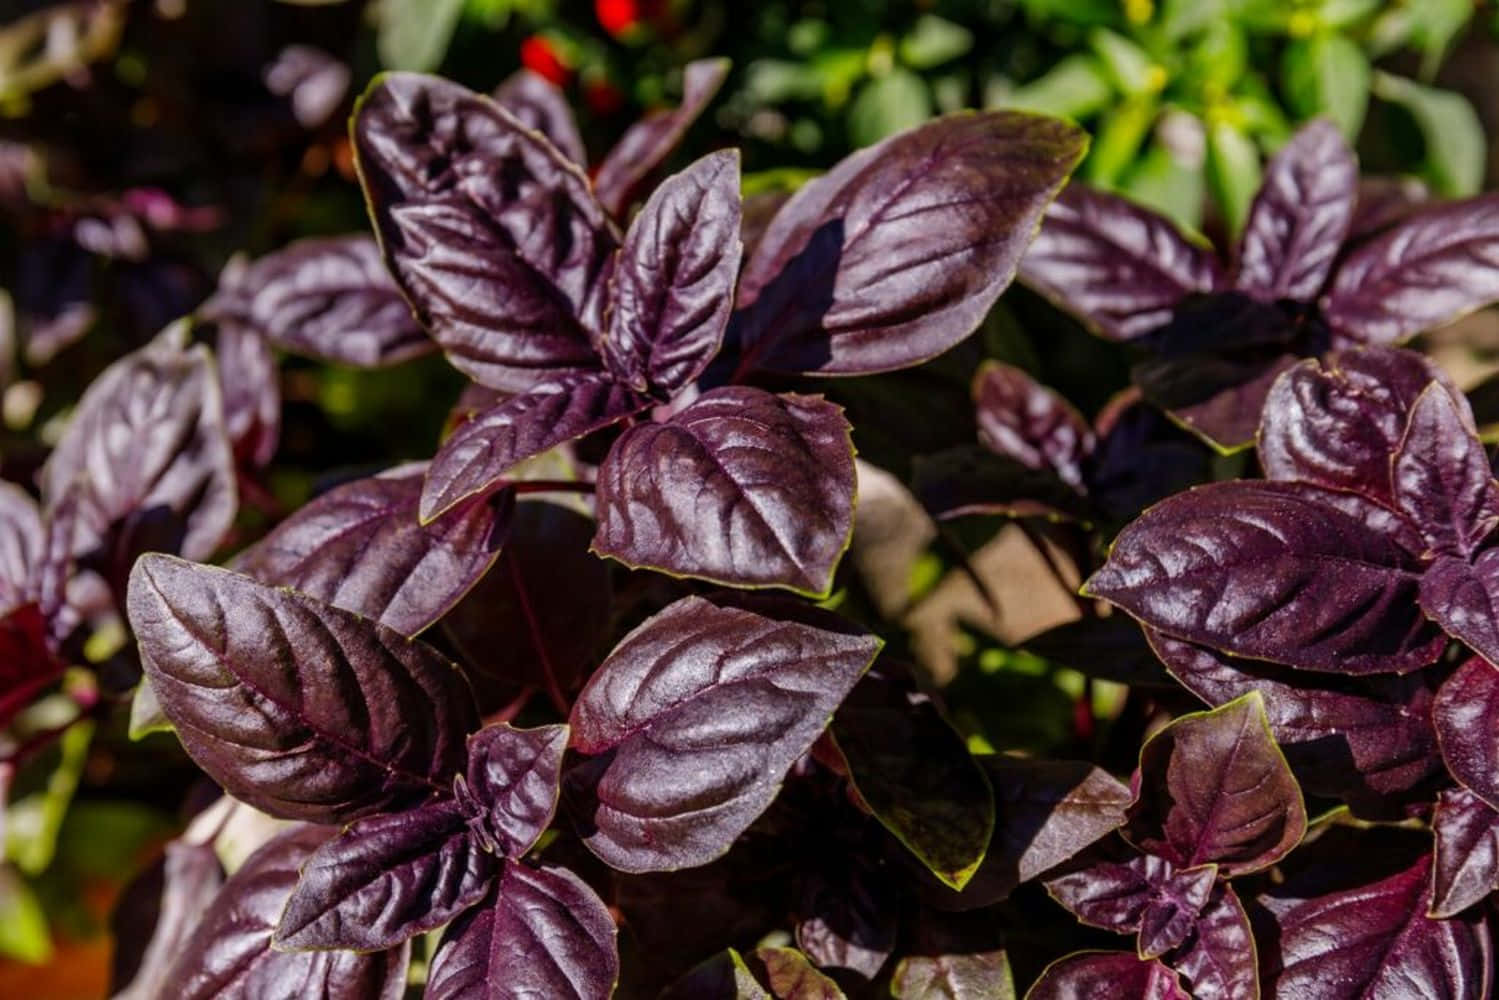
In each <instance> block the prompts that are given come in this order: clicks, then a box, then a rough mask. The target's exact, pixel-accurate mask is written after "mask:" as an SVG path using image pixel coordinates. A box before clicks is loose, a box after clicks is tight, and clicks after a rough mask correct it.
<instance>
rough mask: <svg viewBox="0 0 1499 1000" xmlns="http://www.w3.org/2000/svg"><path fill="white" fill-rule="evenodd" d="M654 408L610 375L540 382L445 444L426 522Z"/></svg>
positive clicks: (435, 467)
mask: <svg viewBox="0 0 1499 1000" xmlns="http://www.w3.org/2000/svg"><path fill="white" fill-rule="evenodd" d="M649 405H650V400H648V399H646V398H645V397H642V396H639V395H637V394H636V393H635V392H634V391H633V390H631V389H628V388H626V387H625V386H624V385H622V384H620V383H619V382H616V381H615V380H614V379H613V378H612V377H610V376H609V375H605V374H603V373H594V372H588V373H582V374H573V375H558V376H556V377H554V378H549V379H547V380H546V381H543V382H538V383H537V384H536V385H534V386H532V387H531V388H530V389H528V390H527V391H526V392H523V393H520V394H519V395H515V396H511V397H510V398H509V399H506V400H504V401H502V402H500V403H498V404H496V405H495V406H493V407H491V408H490V409H488V410H485V411H484V412H483V413H480V414H479V415H478V416H476V417H474V418H473V419H472V420H470V421H468V422H467V423H465V424H461V425H460V426H459V427H458V428H457V429H456V430H455V431H453V433H452V435H451V436H449V437H448V439H447V440H446V441H444V442H443V443H442V447H441V448H440V449H438V452H437V455H436V457H434V458H433V459H432V464H431V466H430V467H429V468H428V469H427V482H426V485H425V486H424V487H423V488H422V499H421V518H422V520H423V522H429V521H431V520H433V519H434V518H436V517H439V516H440V515H442V514H443V513H444V512H445V511H448V510H452V509H453V508H454V507H455V506H456V505H458V504H460V503H462V502H463V501H465V500H467V499H468V498H470V497H473V496H475V495H477V494H480V493H483V492H484V491H486V490H489V489H491V488H493V487H494V486H495V484H497V483H499V482H500V481H501V480H502V479H503V478H504V476H505V473H507V472H509V471H510V470H511V469H512V468H514V467H515V466H516V465H517V464H519V463H520V462H522V461H524V460H525V459H527V458H531V457H533V456H535V455H540V454H541V453H542V452H544V451H547V450H549V449H551V448H554V447H556V446H557V445H559V444H562V443H564V442H566V441H571V440H572V439H573V438H576V437H582V436H583V435H584V434H588V433H590V432H592V431H596V430H598V429H600V428H602V427H608V426H609V425H610V424H614V423H618V422H619V421H621V420H623V419H625V418H626V417H628V416H630V415H631V414H632V413H638V412H639V411H640V410H642V409H644V408H645V407H647V406H649Z"/></svg>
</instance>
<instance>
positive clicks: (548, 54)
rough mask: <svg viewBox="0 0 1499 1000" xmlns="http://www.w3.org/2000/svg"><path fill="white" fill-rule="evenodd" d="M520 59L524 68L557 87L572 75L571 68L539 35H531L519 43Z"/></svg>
mask: <svg viewBox="0 0 1499 1000" xmlns="http://www.w3.org/2000/svg"><path fill="white" fill-rule="evenodd" d="M520 61H521V65H522V66H525V67H526V69H528V70H530V71H531V72H533V73H535V74H536V75H537V76H541V77H545V78H546V79H548V80H550V81H552V82H553V83H555V84H557V86H559V87H560V86H562V85H563V84H565V83H566V82H567V78H568V77H569V76H571V75H572V70H570V69H568V67H567V65H566V64H565V63H564V62H563V61H562V60H561V59H560V58H559V57H558V55H557V50H556V48H554V47H553V45H552V43H551V42H549V41H547V39H545V38H543V37H542V36H541V35H532V36H531V37H530V38H527V39H526V40H525V41H523V42H521V43H520Z"/></svg>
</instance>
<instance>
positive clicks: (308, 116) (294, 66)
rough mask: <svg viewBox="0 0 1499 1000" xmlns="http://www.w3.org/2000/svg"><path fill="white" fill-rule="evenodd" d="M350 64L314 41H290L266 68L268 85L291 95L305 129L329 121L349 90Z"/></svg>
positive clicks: (266, 84)
mask: <svg viewBox="0 0 1499 1000" xmlns="http://www.w3.org/2000/svg"><path fill="white" fill-rule="evenodd" d="M349 76H350V74H349V67H348V66H346V65H344V64H343V63H342V62H340V61H339V60H338V59H335V58H334V57H333V56H331V55H329V54H328V53H326V52H324V51H323V50H322V49H319V48H315V47H313V46H311V45H288V46H287V47H286V48H284V49H282V50H281V51H280V52H278V53H276V60H275V62H273V63H271V64H270V65H269V66H267V67H266V68H265V73H264V74H263V79H264V80H265V86H266V89H267V90H269V91H270V92H271V93H273V94H275V95H276V96H277V97H285V98H288V99H289V100H290V102H291V110H292V114H293V115H294V116H295V117H296V119H297V124H298V125H301V126H302V127H303V128H305V129H315V128H319V127H321V126H323V125H325V124H327V123H328V121H329V119H331V118H332V117H333V115H334V113H335V112H337V111H338V109H339V106H340V105H342V104H343V102H344V96H345V95H346V94H347V93H348V92H349Z"/></svg>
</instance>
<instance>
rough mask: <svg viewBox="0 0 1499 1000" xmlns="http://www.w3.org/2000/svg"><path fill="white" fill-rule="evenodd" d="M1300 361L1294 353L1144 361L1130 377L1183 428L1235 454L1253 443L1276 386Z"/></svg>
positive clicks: (1217, 355)
mask: <svg viewBox="0 0 1499 1000" xmlns="http://www.w3.org/2000/svg"><path fill="white" fill-rule="evenodd" d="M1297 360H1298V359H1297V356H1296V355H1294V354H1290V353H1270V354H1263V353H1259V352H1251V353H1249V354H1247V355H1245V356H1234V355H1229V354H1191V355H1186V356H1184V357H1166V358H1152V359H1149V360H1147V361H1142V362H1141V363H1140V364H1138V365H1136V366H1135V367H1134V369H1133V371H1132V372H1131V373H1130V377H1131V378H1132V379H1134V382H1135V384H1136V385H1138V386H1139V387H1140V390H1141V392H1142V393H1143V394H1144V396H1145V398H1146V399H1148V400H1150V401H1151V402H1152V403H1154V404H1155V405H1157V406H1159V407H1161V408H1162V409H1164V410H1167V411H1169V412H1170V414H1171V416H1172V418H1173V419H1175V420H1176V421H1177V422H1178V423H1179V424H1181V426H1183V427H1185V428H1187V429H1188V430H1189V431H1191V432H1192V433H1193V434H1196V435H1197V436H1198V437H1200V438H1201V439H1202V440H1204V441H1206V442H1207V443H1208V444H1209V445H1212V446H1213V448H1214V449H1215V450H1217V451H1220V452H1232V451H1236V450H1238V449H1240V448H1247V447H1248V446H1249V445H1251V444H1253V443H1254V432H1255V431H1256V430H1257V429H1258V428H1259V425H1260V415H1261V413H1262V411H1263V410H1264V408H1265V399H1266V397H1267V396H1268V395H1269V393H1270V388H1271V386H1273V385H1274V384H1275V380H1276V379H1277V378H1279V377H1280V375H1281V374H1282V373H1283V372H1285V371H1286V370H1287V369H1289V368H1291V367H1292V366H1293V365H1295V364H1296V362H1297Z"/></svg>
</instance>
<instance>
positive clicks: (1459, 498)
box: [1390, 383, 1499, 558]
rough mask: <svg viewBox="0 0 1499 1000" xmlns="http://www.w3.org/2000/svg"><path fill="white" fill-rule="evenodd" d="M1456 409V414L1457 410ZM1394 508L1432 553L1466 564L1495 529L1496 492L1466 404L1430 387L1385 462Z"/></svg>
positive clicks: (1498, 511)
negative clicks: (1464, 560)
mask: <svg viewBox="0 0 1499 1000" xmlns="http://www.w3.org/2000/svg"><path fill="white" fill-rule="evenodd" d="M1459 406H1461V408H1459ZM1390 461H1391V469H1390V479H1391V483H1392V489H1393V491H1394V496H1395V503H1396V505H1397V506H1398V507H1399V508H1400V509H1401V510H1402V511H1404V512H1405V513H1406V514H1407V515H1408V516H1409V517H1410V519H1411V520H1412V521H1414V522H1415V524H1416V526H1417V527H1418V528H1420V529H1421V534H1422V535H1423V536H1424V537H1425V539H1426V541H1427V543H1428V544H1429V545H1430V546H1431V549H1432V550H1434V551H1435V552H1437V553H1440V554H1443V555H1450V556H1462V557H1463V558H1468V557H1471V556H1472V555H1473V551H1474V549H1476V548H1477V547H1478V545H1479V543H1480V542H1482V541H1483V540H1484V538H1485V537H1486V536H1488V535H1489V534H1490V533H1491V532H1493V530H1494V526H1495V525H1496V524H1499V486H1496V484H1495V482H1494V474H1493V471H1492V470H1491V469H1490V468H1489V456H1488V454H1487V452H1485V451H1484V447H1483V445H1482V444H1481V443H1480V442H1479V440H1478V435H1477V434H1476V433H1475V431H1474V430H1473V422H1472V414H1471V412H1470V411H1469V410H1468V404H1467V401H1466V400H1463V402H1462V403H1461V404H1459V403H1458V401H1457V399H1456V398H1454V396H1453V394H1452V393H1451V392H1449V391H1448V390H1447V388H1446V386H1443V385H1440V384H1437V383H1433V384H1432V385H1429V386H1427V387H1426V390H1425V391H1424V392H1422V393H1421V395H1420V396H1419V397H1418V398H1417V399H1416V402H1415V404H1414V405H1413V406H1412V407H1411V413H1410V423H1409V425H1408V426H1407V427H1406V430H1405V436H1404V437H1403V438H1402V439H1401V441H1400V446H1399V448H1398V449H1397V450H1396V451H1395V454H1394V455H1393V456H1392V458H1391V460H1390Z"/></svg>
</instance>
